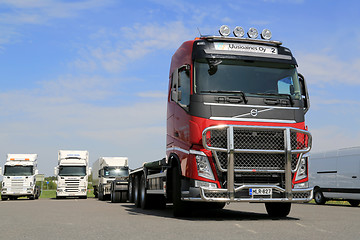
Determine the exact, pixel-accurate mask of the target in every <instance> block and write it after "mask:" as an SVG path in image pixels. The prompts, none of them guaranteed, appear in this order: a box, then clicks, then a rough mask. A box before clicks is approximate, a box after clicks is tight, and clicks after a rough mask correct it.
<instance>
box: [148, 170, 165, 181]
mask: <svg viewBox="0 0 360 240" xmlns="http://www.w3.org/2000/svg"><path fill="white" fill-rule="evenodd" d="M160 177H166V172H161V173H155V174H151V175H147V179H152V178H160Z"/></svg>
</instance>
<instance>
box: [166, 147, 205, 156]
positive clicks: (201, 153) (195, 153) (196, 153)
mask: <svg viewBox="0 0 360 240" xmlns="http://www.w3.org/2000/svg"><path fill="white" fill-rule="evenodd" d="M166 150H167V151H171V150H175V151H179V152H183V153H185V154H193V155H201V156H206V154H205V153H204V152H201V151H198V150H193V149H190V150H185V149H182V148H179V147H171V148H167V149H166Z"/></svg>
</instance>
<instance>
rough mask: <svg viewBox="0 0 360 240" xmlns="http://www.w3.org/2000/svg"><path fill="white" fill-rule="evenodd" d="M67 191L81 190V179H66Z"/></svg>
mask: <svg viewBox="0 0 360 240" xmlns="http://www.w3.org/2000/svg"><path fill="white" fill-rule="evenodd" d="M65 184H66V185H65V192H79V184H80V180H69V179H65Z"/></svg>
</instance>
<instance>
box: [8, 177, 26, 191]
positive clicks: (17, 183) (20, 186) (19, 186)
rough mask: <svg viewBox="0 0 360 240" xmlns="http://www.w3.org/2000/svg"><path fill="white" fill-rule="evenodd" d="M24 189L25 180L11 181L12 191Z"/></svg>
mask: <svg viewBox="0 0 360 240" xmlns="http://www.w3.org/2000/svg"><path fill="white" fill-rule="evenodd" d="M23 188H24V180H23V179H12V180H11V191H14V192H16V191H22V190H23Z"/></svg>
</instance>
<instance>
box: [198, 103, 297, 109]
mask: <svg viewBox="0 0 360 240" xmlns="http://www.w3.org/2000/svg"><path fill="white" fill-rule="evenodd" d="M204 105H210V106H222V107H224V106H225V107H247V108H269V109H284V110H298V109H301V108H299V107H275V106H264V105H239V104H231V103H209V102H204Z"/></svg>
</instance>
